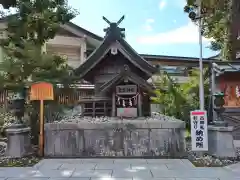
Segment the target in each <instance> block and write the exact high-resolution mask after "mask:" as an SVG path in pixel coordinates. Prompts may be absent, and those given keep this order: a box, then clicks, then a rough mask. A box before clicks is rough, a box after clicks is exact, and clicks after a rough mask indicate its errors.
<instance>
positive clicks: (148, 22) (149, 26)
mask: <svg viewBox="0 0 240 180" xmlns="http://www.w3.org/2000/svg"><path fill="white" fill-rule="evenodd" d="M154 22H155V20H154V19H151V18H149V19H147V20H146V22H145V24H144V26H143V28H144V30H145V31H148V32H149V31H152V30H153V28H152V24H153V23H154Z"/></svg>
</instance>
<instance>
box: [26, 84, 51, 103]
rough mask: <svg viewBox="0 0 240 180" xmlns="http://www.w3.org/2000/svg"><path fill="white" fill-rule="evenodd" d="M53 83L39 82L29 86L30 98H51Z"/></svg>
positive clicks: (32, 99)
mask: <svg viewBox="0 0 240 180" xmlns="http://www.w3.org/2000/svg"><path fill="white" fill-rule="evenodd" d="M53 98H54V97H53V85H52V84H51V83H47V82H40V83H36V84H33V85H32V86H31V92H30V100H31V101H34V100H53Z"/></svg>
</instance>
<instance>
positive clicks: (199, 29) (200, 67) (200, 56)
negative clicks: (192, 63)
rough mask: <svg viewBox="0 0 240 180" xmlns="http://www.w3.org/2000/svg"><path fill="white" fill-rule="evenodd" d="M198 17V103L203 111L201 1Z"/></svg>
mask: <svg viewBox="0 0 240 180" xmlns="http://www.w3.org/2000/svg"><path fill="white" fill-rule="evenodd" d="M198 8H199V9H198V13H199V14H198V16H199V26H198V31H199V71H200V75H199V76H200V77H199V101H200V110H202V111H203V110H204V109H205V108H204V82H203V62H202V59H203V53H202V51H203V50H202V49H203V48H202V33H201V31H202V18H201V0H200V1H199V4H198Z"/></svg>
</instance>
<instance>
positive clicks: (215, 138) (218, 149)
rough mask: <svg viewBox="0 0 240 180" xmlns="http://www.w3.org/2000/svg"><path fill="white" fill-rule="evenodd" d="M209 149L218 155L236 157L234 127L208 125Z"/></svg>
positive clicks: (211, 152)
mask: <svg viewBox="0 0 240 180" xmlns="http://www.w3.org/2000/svg"><path fill="white" fill-rule="evenodd" d="M208 144H209V146H208V150H209V153H210V154H212V155H215V156H217V157H236V152H235V148H234V141H233V127H232V126H229V127H217V126H208Z"/></svg>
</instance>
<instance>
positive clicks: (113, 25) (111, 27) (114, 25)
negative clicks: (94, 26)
mask: <svg viewBox="0 0 240 180" xmlns="http://www.w3.org/2000/svg"><path fill="white" fill-rule="evenodd" d="M124 18H125V16H124V15H123V16H122V17H121V18H120V19H119V20H118V21H117V22H116V23H113V22H111V21H109V20H108V19H107V18H106V17H105V16H103V20H104V21H106V22H107V23H108V24H109V27H108V28H106V29H104V32H106V34H108V33H109V32H111V33H113V34H115V35H116V33H117V34H120V35H121V36H122V37H125V34H124V32H125V28H119V27H118V25H119V24H120V23H121V22H122V21H123V20H124Z"/></svg>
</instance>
